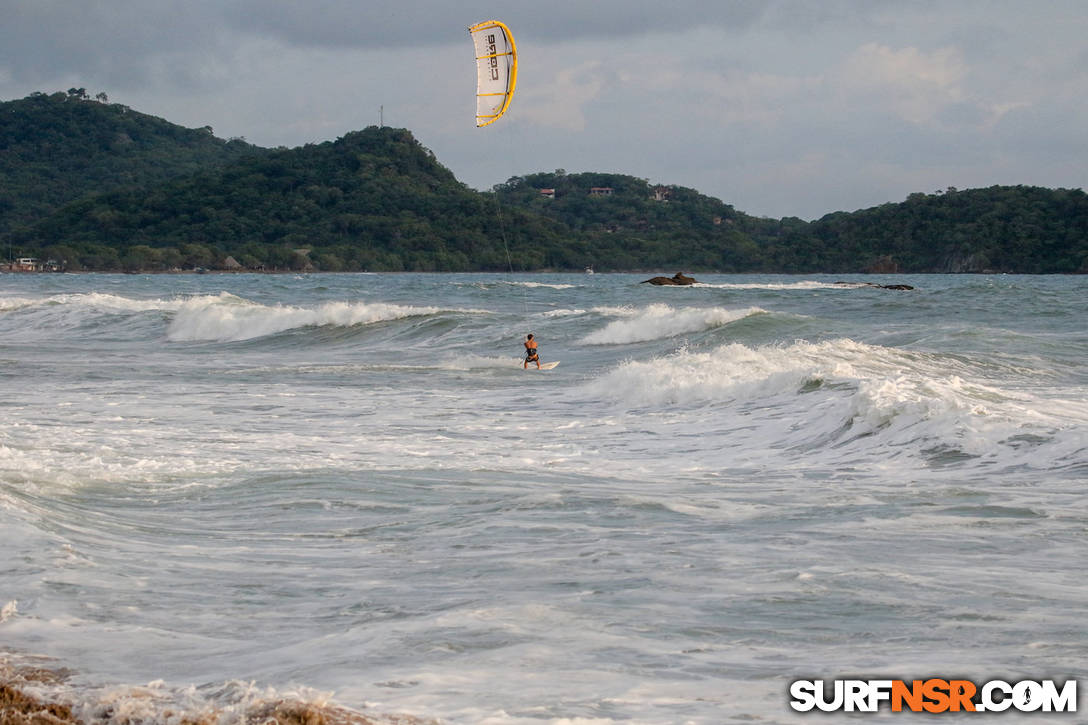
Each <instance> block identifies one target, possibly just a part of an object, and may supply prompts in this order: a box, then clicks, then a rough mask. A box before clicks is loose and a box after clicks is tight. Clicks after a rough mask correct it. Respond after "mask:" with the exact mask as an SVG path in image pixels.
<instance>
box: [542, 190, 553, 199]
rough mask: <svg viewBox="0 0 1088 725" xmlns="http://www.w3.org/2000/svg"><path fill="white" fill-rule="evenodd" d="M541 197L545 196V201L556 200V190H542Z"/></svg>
mask: <svg viewBox="0 0 1088 725" xmlns="http://www.w3.org/2000/svg"><path fill="white" fill-rule="evenodd" d="M540 195H541V196H543V197H544V198H545V199H554V198H555V189H540Z"/></svg>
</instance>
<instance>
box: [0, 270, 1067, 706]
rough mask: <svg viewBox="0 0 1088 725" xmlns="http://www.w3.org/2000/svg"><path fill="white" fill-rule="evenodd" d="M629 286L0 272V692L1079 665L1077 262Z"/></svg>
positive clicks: (339, 696)
mask: <svg viewBox="0 0 1088 725" xmlns="http://www.w3.org/2000/svg"><path fill="white" fill-rule="evenodd" d="M670 273H671V272H670ZM648 276H650V275H642V276H639V275H629V274H595V275H591V274H565V275H563V274H533V275H528V274H525V275H522V274H494V275H487V274H311V275H306V274H303V275H245V274H239V275H226V274H223V275H220V274H206V275H195V274H189V275H105V274H84V275H69V274H37V275H35V274H24V275H16V274H8V275H2V276H0V420H2V425H0V552H3V553H2V554H0V684H5V683H6V684H8V685H9V686H11V687H19V688H21V689H22V691H23V692H25V693H27V694H28V695H29V696H32V697H36V698H39V699H40V700H41V701H42V702H54V703H63V704H65V706H67V707H69V708H70V710H71V713H72V714H73V717H79V718H82V719H83V720H84V722H86V723H99V722H101V723H128V724H130V725H131V724H133V723H160V722H164V723H165V722H177V723H181V722H208V723H234V722H256V721H260V722H264V721H263V720H254V718H256V717H257V715H258V714H260V713H265V714H267V712H269V708H270V707H274V706H277V707H278V706H282V705H283V703H295V704H299V703H301V704H302V705H305V706H307V707H312V708H314V709H315V711H317V712H324V713H326V714H327V715H328V720H327V721H328V722H333V721H336V722H341V721H343V722H348V721H351V722H364V721H366V719H370V720H372V721H373V722H376V723H386V722H409V721H415V720H416V719H418V721H420V722H431V721H435V722H441V723H473V724H476V723H488V724H507V723H613V722H623V723H707V724H710V723H723V722H759V723H779V722H781V723H792V722H805V721H808V722H812V719H813V715H812V714H808V715H805V714H802V713H798V712H795V711H794V710H793V709H792V708H791V707H790V699H791V698H790V693H789V687H790V683H791V682H792V681H794V680H797V679H824V680H833V679H837V678H881V677H891V678H904V679H911V678H915V679H926V678H929V677H944V678H949V677H962V678H966V679H970V680H972V681H975V682H985V681H988V680H993V679H1004V680H1007V681H1010V682H1015V681H1018V680H1024V679H1031V680H1042V679H1056V680H1060V681H1065V680H1068V679H1079V680H1081V681H1082V684H1083V681H1084V678H1086V677H1088V628H1086V627H1085V622H1086V616H1088V615H1086V612H1088V586H1086V584H1085V580H1084V577H1085V574H1084V562H1085V561H1086V553H1088V548H1086V544H1088V497H1086V495H1085V494H1086V484H1088V394H1086V393H1088V365H1086V363H1085V361H1086V360H1088V278H1086V277H1063V276H1048V277H1042V276H980V275H973V276H967V275H965V276H959V275H947V276H943V275H932V276H925V275H919V276H904V275H895V276H883V277H881V276H864V277H859V276H844V275H835V276H824V275H807V276H782V275H703V274H696V275H694V276H695V277H696V278H697V279H699V280H700V282H701V284H699V285H696V286H692V287H654V286H651V285H645V284H639V282H640V281H641V280H643V279H645V278H646V277H648ZM866 282H876V283H880V284H892V283H895V284H904V283H906V284H910V285H913V286H914V287H915V289H914V290H912V291H898V290H889V289H882V288H879V287H874V286H870V285H867V284H865V283H866ZM530 332H532V333H533V334H534V335H535V336H536V339H537V340H538V342H539V345H540V357H541V359H542V360H543V361H555V360H559V361H560V365H559V366H558V367H557V368H555V369H554V370H549V371H536V370H535V369H530V370H528V371H526V370H523V369H522V357H523V355H522V341H523V340H524V339H525V335H526V334H527V333H530ZM1081 694H1082V698H1081V699H1082V700H1083V699H1085V697H1086V696H1085V694H1084V693H1081ZM1083 707H1084V706H1082V709H1083ZM262 717H263V715H262ZM826 717H827V716H825V717H824V718H822V719H823V720H824V721H826ZM854 717H858V716H857V715H855V716H854ZM868 717H869V718H870V719H872V718H874V717H875V718H876V719H878V720H883V719H895V720H897V721H914V720H915V719H917V721H926V720H927V718H925V717H919V718H914V716H912V715H909V714H905V713H890V712H888V711H887V710H886V709H885V711H884V712H883V713H882V715H875V716H868ZM1010 717H1013V718H1014V720H1009V719H1003V722H1010V721H1016V722H1019V721H1021V720H1020V719H1016V718H1021V719H1024V720H1030V719H1031V718H1032V717H1038V718H1040V719H1043V718H1045V716H1044V715H1043V714H1037V715H1035V716H1030V715H1026V714H1020V715H1015V716H1011V715H1010ZM1051 717H1054V716H1053V715H1052V716H1051ZM336 718H341V720H336ZM815 719H816V720H817V721H819V720H821V718H820V717H819V716H816V718H815ZM998 719H1002V718H998ZM1063 721H1069V719H1068V716H1065V718H1064V720H1063Z"/></svg>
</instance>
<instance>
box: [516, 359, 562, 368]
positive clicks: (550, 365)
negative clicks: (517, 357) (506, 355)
mask: <svg viewBox="0 0 1088 725" xmlns="http://www.w3.org/2000/svg"><path fill="white" fill-rule="evenodd" d="M524 364H525V361H524V360H523V361H521V362H519V363H518V365H524ZM558 364H559V361H558V360H553V361H551V362H546V363H540V369H541V370H551V369H552V368H554V367H555V366H556V365H558ZM529 370H536V363H529Z"/></svg>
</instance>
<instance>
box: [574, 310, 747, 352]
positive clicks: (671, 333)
mask: <svg viewBox="0 0 1088 725" xmlns="http://www.w3.org/2000/svg"><path fill="white" fill-rule="evenodd" d="M594 311H595V312H601V313H604V314H618V315H622V316H623V319H619V320H615V321H614V322H610V323H608V325H606V326H605V327H603V328H602V329H600V330H596V331H594V332H591V333H589V334H588V335H586V336H585V337H584V338H582V343H583V344H586V345H625V344H629V343H634V342H647V341H649V340H660V339H663V338H669V337H676V336H678V335H685V334H690V333H693V332H702V331H704V330H710V329H713V328H715V327H722V326H723V325H728V324H729V323H731V322H736V321H737V320H742V319H744V318H745V317H750V316H752V315H763V314H767V311H766V310H764V309H761V308H759V307H748V308H747V309H740V310H729V309H725V308H723V307H708V308H698V307H684V308H680V309H677V308H674V307H671V306H670V305H666V304H661V303H658V304H652V305H649V306H647V307H643V308H641V309H625V308H615V309H609V308H598V309H596V310H594Z"/></svg>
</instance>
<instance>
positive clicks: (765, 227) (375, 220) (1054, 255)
mask: <svg viewBox="0 0 1088 725" xmlns="http://www.w3.org/2000/svg"><path fill="white" fill-rule="evenodd" d="M101 100H102V101H104V99H101ZM0 118H3V119H4V120H3V123H2V124H0V139H2V140H0V143H2V144H4V146H3V150H4V152H5V153H4V154H2V157H3V165H2V166H0V173H2V176H0V179H2V181H3V183H2V185H0V222H2V225H0V244H3V246H4V247H6V248H7V249H8V250H10V253H12V254H14V255H16V256H37V257H41V258H43V259H46V258H51V259H56V260H63V262H64V265H65V267H66V268H67V269H69V270H81V269H88V270H127V271H160V270H172V269H191V268H195V267H204V268H213V269H228V268H231V269H238V268H245V269H263V270H285V269H294V270H299V269H314V270H324V271H354V270H371V271H399V270H413V271H477V270H479V271H503V270H507V269H510V268H513V269H516V270H543V269H554V270H581V269H582V268H584V267H587V266H592V267H594V268H595V269H596V270H598V271H622V270H646V271H649V270H661V271H676V270H684V271H689V272H700V271H703V272H707V271H719V272H756V271H758V272H797V273H815V272H834V273H838V272H843V273H845V272H986V271H997V272H1031V273H1053V272H1088V196H1086V195H1085V193H1084V192H1083V191H1081V190H1079V189H1076V190H1065V189H1057V190H1055V189H1043V188H1038V187H1025V186H1015V187H992V188H989V189H972V190H965V191H958V190H955V189H949V190H948V191H946V192H942V193H937V194H913V195H911V196H910V197H909V198H908V199H906V200H905V201H903V202H901V203H889V204H884V205H882V206H879V207H875V208H872V209H864V210H860V211H856V212H851V213H846V212H838V213H834V214H829V215H827V216H825V217H824V218H822V219H819V220H817V221H814V222H804V221H802V220H800V219H796V218H786V219H780V220H775V219H764V218H756V217H752V216H749V215H747V214H744V213H743V212H740V211H737V210H736V209H734V208H733V207H732V206H730V205H729V204H726V203H724V202H722V201H720V200H718V199H714V198H711V197H708V196H705V195H703V194H700V193H698V192H697V191H695V190H693V189H689V188H685V187H682V186H662V185H656V184H652V183H650V182H649V181H647V180H645V179H638V178H634V177H631V176H625V175H620V174H609V173H580V174H567V173H565V172H563V171H562V170H557V171H555V172H551V173H535V174H530V175H527V176H523V177H514V178H511V179H509V180H508V181H507V182H505V183H503V184H499V185H497V186H496V187H495V189H494V191H492V192H488V193H480V192H477V191H474V190H472V189H469V188H468V187H466V186H465V185H464V184H462V183H461V182H459V181H458V180H457V179H456V178H455V177H454V175H453V174H452V173H451V172H450V170H449V169H447V168H445V167H444V166H442V165H441V164H440V163H439V162H438V160H437V159H436V158H435V157H434V155H433V154H432V153H431V152H430V151H429V150H427V149H426V148H425V147H423V146H422V145H421V144H420V143H419V142H418V141H417V140H416V139H415V138H414V137H413V136H412V134H411V132H409V131H407V130H405V129H393V128H377V127H371V128H367V129H364V130H362V131H357V132H353V133H349V134H347V135H345V136H344V137H342V138H340V139H337V140H336V141H329V142H325V143H321V144H311V145H307V146H303V147H299V148H295V149H278V150H269V149H259V148H255V147H252V146H248V145H246V144H244V143H242V142H238V141H232V142H225V141H222V140H220V139H216V138H215V137H214V136H212V134H211V130H210V129H200V130H192V129H184V128H181V127H179V126H175V125H173V124H170V123H168V122H166V121H163V120H161V119H155V118H153V117H150V116H144V115H142V114H137V113H135V112H134V111H131V110H129V109H126V108H125V107H123V106H117V105H110V104H108V103H104V102H100V101H92V100H90V99H88V98H86V94H85V93H82V92H79V91H70V92H69V93H68V94H54V95H52V96H45V95H42V94H36V95H34V96H31V97H30V98H27V99H23V100H22V101H14V102H10V103H5V104H0ZM95 192H97V193H95Z"/></svg>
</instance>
